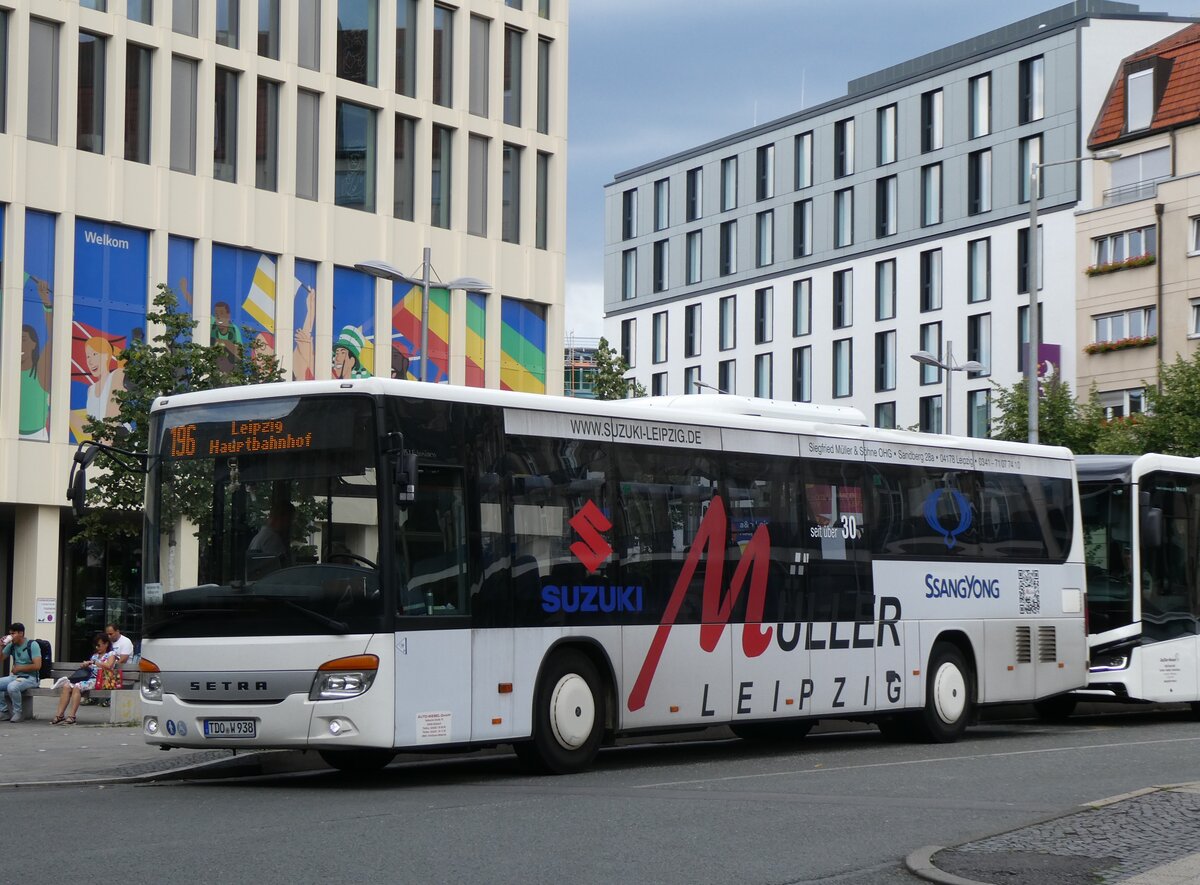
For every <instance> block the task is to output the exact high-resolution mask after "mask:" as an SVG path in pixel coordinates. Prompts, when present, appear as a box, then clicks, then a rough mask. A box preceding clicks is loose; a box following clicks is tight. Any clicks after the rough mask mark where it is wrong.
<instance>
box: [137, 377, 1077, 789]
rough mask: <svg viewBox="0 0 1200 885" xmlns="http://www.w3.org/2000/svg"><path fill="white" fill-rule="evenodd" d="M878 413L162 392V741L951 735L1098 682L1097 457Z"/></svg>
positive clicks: (344, 749) (317, 746)
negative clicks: (728, 733) (1083, 495)
mask: <svg viewBox="0 0 1200 885" xmlns="http://www.w3.org/2000/svg"><path fill="white" fill-rule="evenodd" d="M864 423H865V422H863V419H862V416H861V414H860V413H857V412H855V411H853V410H847V409H836V408H828V407H814V406H801V405H797V404H791V403H773V402H768V401H758V400H750V399H743V398H738V397H731V396H687V397H677V398H674V399H650V400H640V401H638V400H632V401H621V402H616V403H606V402H589V401H581V400H577V399H563V398H554V397H546V396H533V395H526V394H517V393H509V392H501V391H495V390H479V389H472V388H467V387H454V386H446V385H433V384H419V383H414V382H407V381H394V380H384V379H365V380H358V381H351V382H346V381H341V382H306V383H288V384H273V385H261V386H254V387H248V388H240V389H232V390H230V389H227V390H219V391H211V392H205V393H195V394H184V395H179V396H172V397H169V398H163V399H160V400H159V401H158V402H156V403H155V405H154V408H153V414H152V420H151V425H150V439H151V443H150V453H149V458H148V486H147V501H146V526H145V539H144V543H145V554H144V560H143V562H144V569H145V579H146V584H145V612H146V614H145V634H144V640H143V642H142V646H141V651H142V660H141V666H142V670H143V682H142V687H141V691H142V699H143V701H144V704H143V713H144V722H143V728H144V733H145V738H146V740H147V741H149V742H150V743H152V744H159V745H161V746H163V747H192V748H196V747H242V748H267V747H269V748H295V749H312V750H316V751H319V752H320V753H321V755H322V756H323V758H324V759H326V760H327V761H328V762H329V763H330V764H332V765H334V766H335V767H339V768H369V767H375V766H381V765H384V764H386V763H387V762H388V761H389V760H390V759H392V757H393V756H394V755H395V754H396V753H397V752H399V751H404V750H418V751H419V750H428V749H433V748H446V747H463V748H467V747H479V746H491V745H497V744H509V743H511V744H513V745H515V748H516V751H517V753H518V755H519V756H521V757H522V759H523V760H525V761H526V762H528V763H530V764H532V765H534V766H536V767H540V768H541V769H543V770H549V771H553V772H569V771H576V770H579V769H581V768H583V767H585V766H587V765H588V764H589V763H590V762H591V761H592V759H593V758H594V756H595V754H596V752H597V750H598V748H599V746H600V745H601V743H602V742H605V741H608V740H611V739H612V738H613V737H614V736H616V735H620V734H629V733H637V732H655V731H659V732H661V731H668V730H685V729H695V728H697V727H703V726H709V725H715V724H729V725H731V726H732V727H733V729H734V731H735V732H736V733H737V734H739V735H742V736H745V737H760V736H762V737H799V736H802V735H803V734H805V733H806V732H807V731H808V729H809V728H810V727H811V725H812V724H813V723H814V722H815V721H816V720H819V719H822V718H836V719H864V720H872V721H876V722H878V723H879V724H880V727H881V729H883V731H884V732H885V734H887V735H889V736H892V737H896V738H909V737H919V738H922V739H926V740H932V741H952V740H954V739H956V738H957V737H958V736H959V735H960V734H961V732H962V731H963V729H964V727H965V726H966V725H967V724H968V723H969V722H970V721H972V719H973V717H974V716H975V715H976V710H977V707H978V706H979V705H982V704H996V703H1002V702H1014V701H1033V700H1035V699H1038V698H1044V697H1049V696H1053V695H1057V694H1060V693H1062V692H1064V691H1067V690H1070V689H1073V688H1077V687H1080V686H1082V685H1083V684H1084V682H1085V680H1086V676H1087V660H1086V630H1085V626H1084V558H1083V545H1082V534H1081V530H1080V523H1079V503H1078V498H1077V495H1076V487H1075V483H1074V462H1073V459H1072V456H1071V454H1070V452H1068V451H1066V450H1064V449H1056V448H1048V447H1040V448H1039V447H1031V446H1026V445H1010V444H1006V443H1000V442H995V441H989V440H978V439H956V438H950V437H942V436H923V435H918V434H913V433H906V432H900V431H879V430H873V429H870V428H868V427H865V426H862V424H864ZM272 533H274V534H275V535H276V536H282V537H283V540H282V542H281V543H279V542H276V543H272V542H271V539H270V535H271V534H272Z"/></svg>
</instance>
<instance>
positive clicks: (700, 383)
mask: <svg viewBox="0 0 1200 885" xmlns="http://www.w3.org/2000/svg"><path fill="white" fill-rule="evenodd" d="M692 383H693V384H695V385H696V386H697V387H707V388H708V389H709V390H715V391H716V392H717V393H724V394H728V393H729V391H728V390H722V389H721V388H719V387H717V385H715V384H709V383H708V382H706V381H693V382H692Z"/></svg>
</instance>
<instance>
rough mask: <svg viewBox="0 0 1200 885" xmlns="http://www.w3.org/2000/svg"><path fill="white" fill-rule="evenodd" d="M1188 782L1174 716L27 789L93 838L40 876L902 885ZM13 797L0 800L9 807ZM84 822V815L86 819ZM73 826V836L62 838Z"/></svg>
mask: <svg viewBox="0 0 1200 885" xmlns="http://www.w3.org/2000/svg"><path fill="white" fill-rule="evenodd" d="M1197 780H1200V725H1197V723H1195V722H1194V721H1193V719H1192V717H1191V715H1190V714H1188V713H1184V712H1176V711H1161V710H1160V711H1153V712H1142V713H1132V714H1131V713H1123V714H1119V715H1104V716H1089V717H1083V718H1076V719H1073V720H1072V721H1071V723H1069V724H1066V725H1044V724H1039V723H1035V722H1032V721H1019V722H993V723H987V724H984V725H981V726H978V727H975V728H973V729H971V730H970V731H968V733H967V736H966V737H965V738H964V739H963V740H962V741H960V742H958V743H956V744H952V745H927V744H892V743H888V742H886V741H884V740H883V739H882V738H881V737H880V736H879V735H878V733H877V732H876V731H875V730H873V729H871V730H859V731H855V732H851V733H841V734H819V735H810V736H809V737H808V738H806V739H805V740H804V741H802V742H801V743H799V744H797V745H794V746H788V747H783V748H777V747H767V746H762V745H753V744H748V743H745V742H742V741H737V740H733V739H728V740H708V741H685V742H677V743H671V744H665V745H664V744H658V745H647V744H638V745H634V746H626V747H620V748H614V749H610V750H606V751H605V752H603V753H602V754H601V756H600V758H599V760H598V762H597V764H596V766H595V768H594V769H593V770H592V771H589V772H587V773H584V774H581V775H575V776H571V777H558V778H554V777H530V776H527V775H525V774H524V773H522V771H521V770H520V768H519V767H518V765H517V763H516V760H515V758H514V757H511V756H508V755H495V756H490V757H478V756H475V757H447V758H446V759H439V760H435V761H428V760H420V761H414V760H409V761H404V760H403V757H402V758H401V761H400V762H398V763H397V764H394V765H393V766H391V767H389V768H388V769H387V770H385V771H384V772H382V773H379V774H376V775H373V776H371V777H369V778H363V779H353V778H347V777H346V776H344V775H340V774H337V773H333V772H307V773H301V774H294V775H284V776H272V777H260V778H250V779H242V780H238V781H209V782H181V783H170V784H162V785H151V786H117V787H112V786H110V787H107V788H98V787H96V788H47V789H41V788H38V789H21V790H20V791H19V792H18V794H17V795H19V796H20V801H21V803H22V804H24V803H25V802H28V801H33V802H34V803H36V804H37V806H38V807H42V808H46V809H52V811H53V813H52V815H51V818H52V819H53V820H56V821H59V822H62V823H63V824H64V826H65V824H66V823H67V822H70V821H74V820H79V819H80V818H81V816H85V817H83V818H82V819H85V820H90V819H98V820H99V821H104V820H108V819H110V818H108V817H107V814H98V813H99V812H100V811H101V809H104V808H113V807H115V808H117V809H119V813H118V819H119V821H120V823H119V824H118V825H117V828H116V829H117V831H118V833H120V834H121V835H120V837H119V838H118V839H117V840H116V841H115V843H110V842H109V841H108V840H106V839H105V837H104V835H103V832H104V827H103V826H102V825H99V824H98V825H97V827H96V828H94V829H87V830H84V832H86V833H88V835H85V836H78V835H77V836H71V837H68V838H66V839H65V840H63V841H62V842H59V841H58V840H51V839H47V840H45V841H42V842H41V844H40V845H39V848H38V850H37V851H28V852H26V851H21V852H18V853H17V855H16V856H17V857H18V858H20V857H25V858H33V857H34V855H36V856H37V863H36V869H31V870H22V869H21V867H22V864H23V861H21V860H18V861H17V863H16V866H15V867H14V866H13V865H12V863H11V860H10V862H9V863H8V864H7V865H6V871H7V872H10V873H13V874H14V876H15V878H14V879H13V881H27V879H26V878H25V876H24V874H25V873H26V872H29V873H35V872H40V873H41V874H44V875H50V876H51V877H52V878H53V879H54V880H55V881H70V882H76V881H78V882H84V881H92V880H94V879H96V878H97V877H98V876H100V877H101V878H105V879H107V878H111V877H112V876H113V875H117V877H118V878H119V879H121V880H122V881H129V882H139V883H140V882H164V883H184V882H196V881H199V882H204V883H221V882H244V881H255V882H258V883H264V885H267V883H277V882H278V883H293V882H328V881H356V882H384V881H387V882H471V883H474V882H480V883H482V882H489V883H490V882H523V883H525V882H528V883H537V882H564V881H569V882H572V883H592V882H639V883H641V882H688V883H707V882H713V883H723V882H737V883H747V885H749V883H791V882H817V881H820V882H823V883H838V885H865V883H884V885H896V883H911V882H915V881H917V880H916V879H915V878H914V877H912V876H910V875H909V874H908V873H906V872H905V871H904V870H903V866H902V861H903V858H904V856H905V855H906V854H908V853H909V852H910V851H912V850H913V849H915V848H918V847H920V846H923V845H929V844H937V845H954V844H957V843H960V842H964V841H967V840H970V839H975V838H978V837H981V836H984V835H989V834H993V833H998V832H1001V831H1004V830H1008V829H1012V828H1015V827H1019V826H1023V825H1025V824H1028V823H1030V822H1032V821H1034V820H1037V819H1040V818H1043V817H1046V816H1049V815H1053V814H1057V813H1061V812H1064V811H1068V810H1071V809H1073V808H1075V807H1077V806H1079V805H1080V804H1082V803H1085V802H1089V801H1094V800H1097V799H1101V798H1105V797H1108V796H1112V795H1116V794H1120V793H1125V792H1128V791H1132V790H1135V789H1140V788H1142V787H1146V786H1149V785H1152V784H1164V783H1177V782H1181V781H1197ZM11 801H12V800H11V798H9V799H6V801H5V805H6V806H10V805H11ZM94 814H98V817H97V818H92V817H91V815H94ZM75 832H79V831H78V830H76V831H75Z"/></svg>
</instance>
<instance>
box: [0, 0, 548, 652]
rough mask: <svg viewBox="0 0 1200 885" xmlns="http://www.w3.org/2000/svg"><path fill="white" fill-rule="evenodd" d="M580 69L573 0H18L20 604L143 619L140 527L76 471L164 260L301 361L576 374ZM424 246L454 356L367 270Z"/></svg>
mask: <svg viewBox="0 0 1200 885" xmlns="http://www.w3.org/2000/svg"><path fill="white" fill-rule="evenodd" d="M566 71H567V0H523V2H522V0H505V2H502V0H462V2H453V3H451V2H445V3H443V2H434V0H257V2H250V0H242V2H238V0H205V2H200V0H84V2H67V0H62V2H56V0H4V2H0V72H2V80H0V165H2V167H3V168H5V169H8V170H10V171H9V174H8V175H6V176H3V178H0V225H2V228H0V230H2V236H0V258H3V264H2V266H0V267H2V270H0V285H2V287H3V291H4V296H5V297H4V299H3V307H2V311H3V321H2V323H0V329H2V330H3V334H2V336H0V565H2V568H0V581H2V582H3V590H2V591H0V603H2V605H0V612H2V614H3V616H4V618H5V619H6V621H7V620H8V619H14V618H15V619H17V620H21V621H24V622H25V623H26V624H27V626H28V627H29V628H30V631H31V633H32V635H35V636H39V637H43V638H48V639H50V640H51V641H53V642H54V643H55V647H56V654H58V655H60V656H68V657H69V656H72V655H76V656H77V655H80V654H83V653H84V649H85V648H87V647H88V645H87V634H88V632H89V631H92V630H95V629H97V628H99V627H100V626H101V625H102V624H103V622H104V620H105V619H106V618H110V617H115V618H117V619H121V620H124V621H126V628H127V631H128V632H130V633H131V634H133V635H134V636H135V637H136V635H137V632H138V631H137V620H138V616H139V613H140V607H139V603H140V600H141V586H140V584H141V582H140V568H139V557H140V551H139V550H138V549H136V544H130V545H128V546H122V545H118V544H111V545H107V546H106V547H103V548H101V547H96V546H92V547H89V546H88V545H86V544H82V543H78V542H75V541H73V540H72V538H73V536H74V535H75V526H74V524H73V523H72V521H71V519H70V517H69V515H68V514H67V513H66V512H65V511H64V505H65V499H64V490H65V482H66V476H67V470H68V466H69V464H70V460H71V455H72V450H73V447H74V444H75V443H77V442H79V441H80V439H81V438H82V425H83V423H84V422H85V420H86V418H87V417H88V416H89V415H103V414H105V413H106V411H107V410H109V409H111V408H112V407H113V404H114V394H115V391H116V390H118V389H120V385H121V383H122V377H123V375H122V371H121V365H122V362H121V354H122V351H123V350H124V349H125V348H126V347H128V346H130V344H131V343H132V342H135V341H137V340H138V339H139V338H142V337H152V336H153V334H154V331H155V330H154V329H152V328H147V325H146V313H147V309H148V306H149V304H150V300H151V298H152V296H153V294H154V293H155V291H156V289H157V286H158V284H160V283H167V284H169V285H170V286H171V287H172V288H173V289H174V290H175V292H176V293H177V295H178V296H179V297H180V299H181V302H182V304H183V305H184V306H185V308H186V309H187V310H189V311H191V312H192V314H193V316H194V318H195V319H196V320H197V322H198V325H197V328H196V336H197V338H198V339H201V340H215V341H221V342H223V343H226V344H227V345H228V346H236V345H238V344H242V345H250V344H253V345H254V346H257V347H264V348H267V349H269V350H271V351H273V352H275V353H276V354H277V356H278V357H279V359H280V361H281V363H282V365H283V368H284V371H285V372H286V373H287V376H288V377H292V378H329V377H331V376H335V377H359V376H361V375H362V374H363V373H370V374H375V375H379V374H385V373H387V374H392V375H407V376H409V377H417V376H418V373H421V372H422V364H424V367H425V368H424V373H423V374H424V377H425V378H427V379H428V380H437V381H449V382H451V383H456V384H473V385H480V386H488V387H510V388H517V389H522V390H534V391H543V392H550V393H561V391H562V373H563V369H562V364H561V362H560V361H559V360H558V348H559V346H560V342H561V341H562V337H563V335H562V327H563V289H564V283H563V277H564V243H565V236H564V230H563V229H564V215H565V180H566V163H565V159H566V156H565V149H566V132H567V113H566V109H567V96H566ZM426 247H428V248H429V249H430V250H431V252H430V254H431V261H430V265H431V267H432V271H433V289H432V292H431V298H430V302H431V304H430V310H429V314H428V317H427V328H428V339H429V353H428V355H426V354H425V353H423V352H421V343H420V342H421V338H422V334H421V330H422V326H423V323H422V313H423V309H422V297H421V296H422V292H421V290H420V287H416V288H415V289H414V287H413V286H412V285H411V284H410V283H407V282H399V283H397V282H393V281H387V280H382V279H377V278H375V277H372V276H367V275H366V274H364V273H360V272H358V271H356V270H355V269H354V266H355V265H356V264H357V263H359V262H362V261H365V260H372V259H382V260H385V261H387V262H389V263H390V264H391V265H393V266H394V267H396V268H398V269H400V270H401V271H403V273H404V274H406V275H411V276H415V277H418V278H419V277H420V276H421V271H422V267H423V250H424V249H425V248H426ZM467 276H470V277H475V278H477V279H478V280H482V281H487V283H488V284H489V287H487V288H486V291H462V290H452V291H451V290H447V289H446V288H445V287H439V286H438V281H439V280H450V279H452V278H459V277H467ZM476 288H478V289H481V290H483V289H484V288H485V287H483V286H476ZM547 352H549V353H550V354H552V355H553V358H552V359H550V360H547V359H546V354H547ZM426 356H428V359H426Z"/></svg>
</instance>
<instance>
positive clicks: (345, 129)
mask: <svg viewBox="0 0 1200 885" xmlns="http://www.w3.org/2000/svg"><path fill="white" fill-rule="evenodd" d="M435 138H436V136H435ZM334 139H335V143H334V154H333V156H334V164H333V202H334V204H335V205H338V206H347V207H349V208H351V209H361V210H362V211H364V212H374V211H375V110H374V109H373V108H367V107H363V106H362V105H359V104H352V103H351V102H348V101H339V102H338V103H337V123H336V127H335V134H334Z"/></svg>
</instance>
